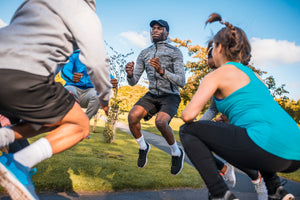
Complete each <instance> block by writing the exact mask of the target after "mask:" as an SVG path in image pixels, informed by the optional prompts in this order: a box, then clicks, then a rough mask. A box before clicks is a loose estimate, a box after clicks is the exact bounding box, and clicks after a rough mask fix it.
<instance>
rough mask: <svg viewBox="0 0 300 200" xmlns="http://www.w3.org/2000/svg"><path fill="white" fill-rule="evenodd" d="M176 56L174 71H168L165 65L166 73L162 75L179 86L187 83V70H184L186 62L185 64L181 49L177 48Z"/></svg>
mask: <svg viewBox="0 0 300 200" xmlns="http://www.w3.org/2000/svg"><path fill="white" fill-rule="evenodd" d="M176 54H177V55H176V56H175V58H174V62H173V66H174V72H171V71H168V70H167V69H165V67H163V63H162V68H163V69H164V73H163V75H162V77H164V78H165V79H167V80H168V81H170V82H171V83H173V84H175V85H178V86H179V87H184V85H185V71H184V64H183V56H182V53H181V51H180V50H179V49H176Z"/></svg>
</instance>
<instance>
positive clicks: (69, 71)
mask: <svg viewBox="0 0 300 200" xmlns="http://www.w3.org/2000/svg"><path fill="white" fill-rule="evenodd" d="M77 56H78V54H77ZM73 57H74V54H72V56H70V57H69V61H68V62H67V63H66V64H65V65H64V66H63V67H62V69H61V77H62V78H63V79H64V80H65V81H66V83H70V82H73V67H74V61H75V60H74V59H73Z"/></svg>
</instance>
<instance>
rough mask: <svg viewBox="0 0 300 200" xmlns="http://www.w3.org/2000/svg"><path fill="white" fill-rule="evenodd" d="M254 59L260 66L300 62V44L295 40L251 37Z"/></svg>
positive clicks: (253, 61) (254, 62)
mask: <svg viewBox="0 0 300 200" xmlns="http://www.w3.org/2000/svg"><path fill="white" fill-rule="evenodd" d="M250 42H251V46H252V60H251V63H253V64H254V65H258V66H265V67H267V66H279V65H283V64H285V65H291V64H295V63H298V62H300V46H297V45H295V43H294V42H289V41H286V40H275V39H260V38H251V40H250Z"/></svg>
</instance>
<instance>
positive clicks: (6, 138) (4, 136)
mask: <svg viewBox="0 0 300 200" xmlns="http://www.w3.org/2000/svg"><path fill="white" fill-rule="evenodd" d="M14 141H15V133H14V131H13V130H12V129H11V128H10V127H3V128H0V148H2V147H5V146H7V145H9V144H10V143H13V142H14Z"/></svg>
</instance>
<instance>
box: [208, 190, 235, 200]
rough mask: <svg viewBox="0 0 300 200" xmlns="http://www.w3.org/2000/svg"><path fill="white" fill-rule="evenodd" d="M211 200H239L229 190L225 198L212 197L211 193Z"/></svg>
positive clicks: (209, 196) (209, 195) (209, 197)
mask: <svg viewBox="0 0 300 200" xmlns="http://www.w3.org/2000/svg"><path fill="white" fill-rule="evenodd" d="M208 199H209V200H239V199H238V198H236V197H235V196H234V194H232V192H231V191H229V190H227V191H226V193H225V194H224V196H223V197H216V198H215V197H212V196H211V194H210V193H208Z"/></svg>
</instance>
